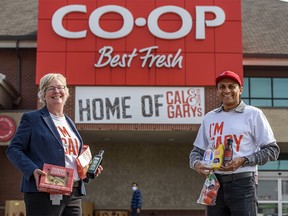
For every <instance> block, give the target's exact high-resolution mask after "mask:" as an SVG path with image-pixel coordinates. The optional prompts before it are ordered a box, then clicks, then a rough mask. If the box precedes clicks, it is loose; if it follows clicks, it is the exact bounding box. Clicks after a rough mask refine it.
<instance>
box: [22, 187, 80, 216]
mask: <svg viewBox="0 0 288 216" xmlns="http://www.w3.org/2000/svg"><path fill="white" fill-rule="evenodd" d="M79 190H80V189H79V188H73V193H72V194H71V196H64V195H63V199H62V200H61V201H60V205H52V201H51V200H50V194H48V193H42V192H36V193H24V201H25V205H26V215H27V216H82V207H81V195H80V193H79Z"/></svg>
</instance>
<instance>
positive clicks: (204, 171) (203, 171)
mask: <svg viewBox="0 0 288 216" xmlns="http://www.w3.org/2000/svg"><path fill="white" fill-rule="evenodd" d="M194 169H195V170H196V171H197V172H198V173H199V174H200V175H204V176H206V177H207V176H208V175H209V173H210V171H211V170H212V169H211V168H210V167H207V166H205V164H204V163H203V162H202V161H198V162H197V163H196V164H195V166H194Z"/></svg>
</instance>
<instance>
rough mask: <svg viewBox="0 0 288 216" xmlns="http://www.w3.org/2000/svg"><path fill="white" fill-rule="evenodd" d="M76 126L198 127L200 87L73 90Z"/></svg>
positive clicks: (201, 113)
mask: <svg viewBox="0 0 288 216" xmlns="http://www.w3.org/2000/svg"><path fill="white" fill-rule="evenodd" d="M75 106H76V107H75V122H76V123H91V124H95V123H97V124H99V123H100V124H101V123H113V124H200V123H201V122H202V119H203V117H204V114H205V113H204V110H205V101H204V88H203V87H83V86H81V87H76V96H75Z"/></svg>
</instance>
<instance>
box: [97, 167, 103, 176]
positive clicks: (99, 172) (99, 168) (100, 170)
mask: <svg viewBox="0 0 288 216" xmlns="http://www.w3.org/2000/svg"><path fill="white" fill-rule="evenodd" d="M102 171H103V167H102V166H101V165H99V166H98V169H97V171H96V173H95V177H97V176H99V175H100V174H101V173H102Z"/></svg>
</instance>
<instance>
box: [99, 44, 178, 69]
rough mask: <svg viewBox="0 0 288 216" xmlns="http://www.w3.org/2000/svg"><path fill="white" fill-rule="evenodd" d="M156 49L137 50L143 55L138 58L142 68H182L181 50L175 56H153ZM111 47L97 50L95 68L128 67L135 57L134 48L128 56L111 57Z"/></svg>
mask: <svg viewBox="0 0 288 216" xmlns="http://www.w3.org/2000/svg"><path fill="white" fill-rule="evenodd" d="M156 49H158V46H151V47H146V48H143V49H140V50H139V53H145V55H144V56H140V57H139V58H140V59H141V60H142V61H143V62H142V65H141V66H142V68H143V67H145V66H146V65H148V67H149V68H151V67H153V65H155V67H158V68H161V67H165V68H173V67H176V66H178V68H182V60H183V56H182V55H181V51H182V50H181V49H178V51H177V53H176V54H175V55H173V54H171V53H170V54H168V55H164V54H162V55H160V54H158V55H154V54H153V53H152V52H153V51H154V50H156ZM113 51H114V50H113V47H111V46H104V47H102V48H101V49H100V50H99V53H100V57H99V59H98V62H97V63H96V64H95V65H94V66H95V67H98V68H100V67H105V66H107V65H109V66H110V67H112V68H114V67H121V68H124V67H130V66H131V64H132V61H133V59H134V58H135V57H136V56H137V49H136V48H134V49H133V51H132V52H131V53H130V54H127V53H124V54H122V55H120V54H115V55H113Z"/></svg>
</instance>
